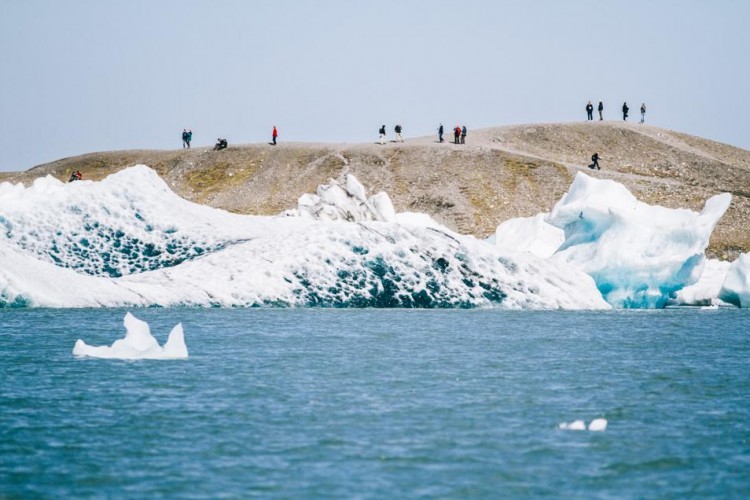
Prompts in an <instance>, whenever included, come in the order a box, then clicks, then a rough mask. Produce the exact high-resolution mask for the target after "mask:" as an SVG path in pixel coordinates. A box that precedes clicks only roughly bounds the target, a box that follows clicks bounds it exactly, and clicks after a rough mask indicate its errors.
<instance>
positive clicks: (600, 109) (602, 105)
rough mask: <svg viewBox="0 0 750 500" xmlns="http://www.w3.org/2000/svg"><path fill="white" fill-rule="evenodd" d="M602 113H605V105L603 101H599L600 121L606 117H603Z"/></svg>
mask: <svg viewBox="0 0 750 500" xmlns="http://www.w3.org/2000/svg"><path fill="white" fill-rule="evenodd" d="M602 111H604V103H603V102H602V101H599V121H602V120H604V117H603V116H602Z"/></svg>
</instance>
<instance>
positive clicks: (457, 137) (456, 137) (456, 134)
mask: <svg viewBox="0 0 750 500" xmlns="http://www.w3.org/2000/svg"><path fill="white" fill-rule="evenodd" d="M460 141H461V127H460V126H458V125H456V128H454V129H453V144H460V143H461V142H460Z"/></svg>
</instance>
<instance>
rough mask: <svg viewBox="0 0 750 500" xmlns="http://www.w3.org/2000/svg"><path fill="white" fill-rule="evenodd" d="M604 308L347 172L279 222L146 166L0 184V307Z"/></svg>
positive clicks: (575, 286)
mask: <svg viewBox="0 0 750 500" xmlns="http://www.w3.org/2000/svg"><path fill="white" fill-rule="evenodd" d="M152 305H157V306H165V307H168V306H177V305H190V306H223V307H231V306H241V307H247V306H289V307H309V306H324V307H488V306H491V307H502V308H508V309H559V308H564V309H606V308H609V305H608V304H607V303H606V302H605V301H604V300H603V299H602V297H601V294H600V293H599V291H598V290H597V289H596V286H595V284H594V282H593V280H592V279H591V278H590V277H589V276H587V275H586V274H584V273H582V272H581V271H579V270H577V269H575V268H573V267H572V266H566V265H561V264H559V263H556V262H549V261H546V260H544V259H540V258H538V257H535V256H534V255H531V254H522V253H520V252H510V251H506V250H503V249H500V248H497V247H494V246H492V245H488V244H486V243H485V242H483V241H480V240H477V239H476V238H474V237H473V236H466V235H461V234H457V233H455V232H453V231H450V230H449V229H447V228H445V227H443V226H441V225H440V224H438V223H437V222H435V221H434V220H433V219H432V218H431V217H429V216H428V215H425V214H411V213H400V214H397V213H396V212H395V210H394V209H393V205H392V203H391V202H390V199H389V198H388V196H387V195H386V194H385V193H379V194H376V195H375V196H372V197H367V195H366V192H365V190H364V187H363V186H362V185H361V184H360V183H359V182H358V181H357V180H356V178H354V177H353V176H351V175H347V176H346V178H345V181H344V182H343V183H339V182H337V181H332V182H331V183H329V184H327V185H324V186H320V187H319V188H318V190H317V193H316V194H314V195H313V194H309V195H304V196H302V197H301V198H300V200H299V203H298V206H297V208H296V209H294V210H290V211H287V212H286V213H285V214H283V215H280V216H275V217H258V216H247V215H238V214H231V213H228V212H225V211H222V210H218V209H213V208H210V207H205V206H201V205H197V204H195V203H191V202H189V201H186V200H184V199H182V198H180V197H178V196H177V195H176V194H174V193H173V192H172V191H171V190H170V189H169V187H168V186H167V185H166V184H165V183H164V182H163V181H162V179H160V178H159V177H158V175H157V174H156V173H155V172H154V171H153V170H151V169H149V168H148V167H146V166H135V167H131V168H128V169H125V170H122V171H120V172H118V173H116V174H113V175H111V176H109V177H107V178H106V179H104V180H103V181H101V182H91V181H84V182H75V183H70V184H63V183H61V182H60V181H57V180H55V179H53V178H51V177H48V178H45V179H41V180H37V181H35V182H34V184H33V185H32V186H31V187H28V188H25V187H23V186H21V185H10V184H8V183H3V184H0V306H16V307H35V306H37V307H130V306H152Z"/></svg>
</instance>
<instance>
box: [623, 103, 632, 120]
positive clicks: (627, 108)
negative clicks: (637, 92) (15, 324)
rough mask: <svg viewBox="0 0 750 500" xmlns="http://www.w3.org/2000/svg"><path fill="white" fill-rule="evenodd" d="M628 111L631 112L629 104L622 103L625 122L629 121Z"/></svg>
mask: <svg viewBox="0 0 750 500" xmlns="http://www.w3.org/2000/svg"><path fill="white" fill-rule="evenodd" d="M628 111H630V108H629V107H628V103H627V102H624V103H622V119H623V121H628Z"/></svg>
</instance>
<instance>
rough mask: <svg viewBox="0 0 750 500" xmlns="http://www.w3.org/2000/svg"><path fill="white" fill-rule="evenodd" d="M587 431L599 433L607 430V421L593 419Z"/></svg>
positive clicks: (604, 419)
mask: <svg viewBox="0 0 750 500" xmlns="http://www.w3.org/2000/svg"><path fill="white" fill-rule="evenodd" d="M589 430H590V431H592V432H600V431H604V430H607V419H606V418H595V419H594V420H592V421H591V422H590V423H589Z"/></svg>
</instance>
